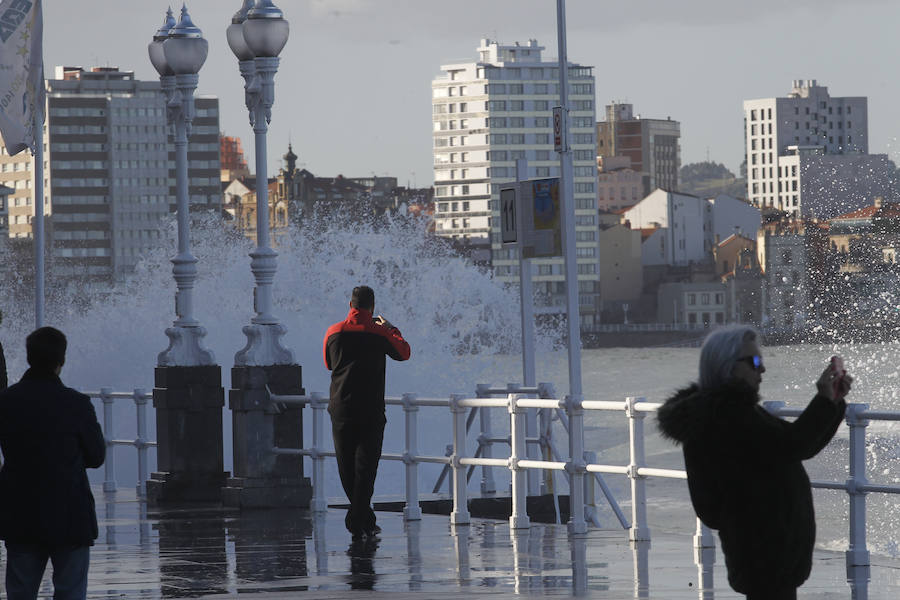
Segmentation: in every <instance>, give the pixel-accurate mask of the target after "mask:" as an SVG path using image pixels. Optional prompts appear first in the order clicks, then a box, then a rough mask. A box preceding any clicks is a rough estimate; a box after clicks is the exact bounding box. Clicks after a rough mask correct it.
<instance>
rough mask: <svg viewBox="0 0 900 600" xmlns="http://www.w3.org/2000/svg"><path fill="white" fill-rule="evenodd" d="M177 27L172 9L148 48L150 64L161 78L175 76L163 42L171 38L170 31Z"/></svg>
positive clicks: (168, 11)
mask: <svg viewBox="0 0 900 600" xmlns="http://www.w3.org/2000/svg"><path fill="white" fill-rule="evenodd" d="M173 27H175V17H173V16H172V9H171V8H169V10H167V11H166V20H165V22H163V25H162V27H160V28H159V30H157V32H156V33H155V34H154V35H153V41H152V42H150V45H149V46H147V52H149V54H150V62H151V63H152V64H153V68H154V69H156V72H157V73H159V76H160V77H165V76H170V75H174V74H175V72H174V71H172V69H171V67H169V63H168V62H167V61H166V54H165V52H164V51H163V42H165V41H166V40H167V39H168V38H169V30H170V29H172V28H173Z"/></svg>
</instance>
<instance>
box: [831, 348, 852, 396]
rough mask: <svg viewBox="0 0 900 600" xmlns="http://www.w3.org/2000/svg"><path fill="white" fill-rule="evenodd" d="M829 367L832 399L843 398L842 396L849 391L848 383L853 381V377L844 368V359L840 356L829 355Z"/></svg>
mask: <svg viewBox="0 0 900 600" xmlns="http://www.w3.org/2000/svg"><path fill="white" fill-rule="evenodd" d="M830 369H831V373H832V376H833V379H832V381H831V385H832V391H833V394H834V399H835V400H843V399H844V396H846V395H847V393H848V392H849V391H850V384H851V383H852V382H853V378H852V377H851V376H850V375H848V374H847V369H845V368H844V359H843V358H841V357H840V356H837V355H835V356H832V357H831V365H830Z"/></svg>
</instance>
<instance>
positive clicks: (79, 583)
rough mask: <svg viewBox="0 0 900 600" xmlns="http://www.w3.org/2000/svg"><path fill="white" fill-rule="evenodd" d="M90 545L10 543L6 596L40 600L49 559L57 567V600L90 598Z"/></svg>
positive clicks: (54, 574) (54, 595) (55, 589)
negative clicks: (88, 594) (55, 546)
mask: <svg viewBox="0 0 900 600" xmlns="http://www.w3.org/2000/svg"><path fill="white" fill-rule="evenodd" d="M90 552H91V547H90V546H76V547H69V548H44V547H41V546H35V545H32V544H11V543H9V542H6V595H7V598H9V600H33V599H34V598H37V595H38V589H39V588H40V586H41V579H42V578H43V576H44V569H46V568H47V560H48V559H49V560H50V562H51V563H52V564H53V598H54V599H55V600H81V599H83V598H86V597H87V580H88V564H89V563H90V557H91V554H90Z"/></svg>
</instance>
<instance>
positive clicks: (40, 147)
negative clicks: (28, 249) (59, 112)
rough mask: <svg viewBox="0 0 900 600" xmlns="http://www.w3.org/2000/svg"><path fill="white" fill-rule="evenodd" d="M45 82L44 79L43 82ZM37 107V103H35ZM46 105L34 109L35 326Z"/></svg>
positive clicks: (39, 300) (37, 319)
mask: <svg viewBox="0 0 900 600" xmlns="http://www.w3.org/2000/svg"><path fill="white" fill-rule="evenodd" d="M41 84H43V81H42V82H41ZM35 108H37V103H35ZM43 114H44V107H43V106H41V107H40V108H38V110H35V111H34V130H33V131H34V227H33V229H34V327H35V329H37V328H40V327H43V326H44V119H43V118H42V117H43Z"/></svg>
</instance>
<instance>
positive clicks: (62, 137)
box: [0, 67, 221, 279]
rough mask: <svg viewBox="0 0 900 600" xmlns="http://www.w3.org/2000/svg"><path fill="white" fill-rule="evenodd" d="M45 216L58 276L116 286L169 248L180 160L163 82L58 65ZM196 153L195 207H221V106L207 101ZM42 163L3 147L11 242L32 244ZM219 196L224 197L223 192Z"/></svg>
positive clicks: (200, 113)
mask: <svg viewBox="0 0 900 600" xmlns="http://www.w3.org/2000/svg"><path fill="white" fill-rule="evenodd" d="M47 89H48V93H47V113H46V114H47V118H46V122H45V125H44V203H45V207H44V208H45V210H44V213H45V215H47V217H48V220H49V221H48V222H49V227H48V228H47V232H48V237H49V238H50V239H51V240H52V250H51V253H52V261H53V266H54V272H55V274H57V275H62V276H72V277H86V278H97V279H113V278H117V277H120V276H121V275H123V274H124V273H127V272H129V271H131V270H133V269H134V267H135V265H136V264H137V262H138V260H139V259H140V258H141V256H142V255H144V254H145V253H146V251H148V250H149V249H151V248H153V247H155V246H157V245H158V244H159V239H160V238H161V231H160V226H161V225H162V222H163V219H164V218H165V216H166V215H168V214H169V212H170V211H172V210H174V208H175V204H174V203H175V199H174V185H175V183H174V181H175V165H174V155H173V154H171V153H170V150H171V151H172V152H174V150H173V149H172V148H171V141H172V140H171V136H170V134H169V132H168V128H167V125H166V112H165V111H166V108H165V100H164V98H163V96H162V94H161V91H160V86H159V83H158V82H155V81H154V82H145V81H138V80H135V79H134V73H133V72H131V71H120V70H119V69H118V68H115V67H95V68H93V69H91V70H89V71H86V70H84V69H81V68H80V67H57V69H56V77H55V79H51V80H48V82H47ZM196 106H197V118H196V119H195V121H194V135H193V136H192V138H191V143H190V144H189V146H188V157H189V163H190V164H189V169H188V176H189V178H190V194H191V202H192V205H195V206H203V207H210V208H217V209H221V185H220V183H219V143H218V132H219V129H218V100H217V99H215V98H198V99H197V104H196ZM33 173H34V169H33V158H32V157H31V156H30V154H29V153H27V152H22V153H20V154H18V155H17V156H14V157H10V156H8V154H7V153H6V151H5V148H3V149H2V150H0V183H2V184H4V185H7V186H9V187H11V188H13V189H14V190H15V191H14V192H13V194H12V195H11V196H10V199H9V235H10V237H31V236H32V219H33V217H34V214H35V211H34V204H33V193H32V192H33V186H34V185H35V182H34V180H33V179H34V175H33ZM213 190H214V191H213Z"/></svg>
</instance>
